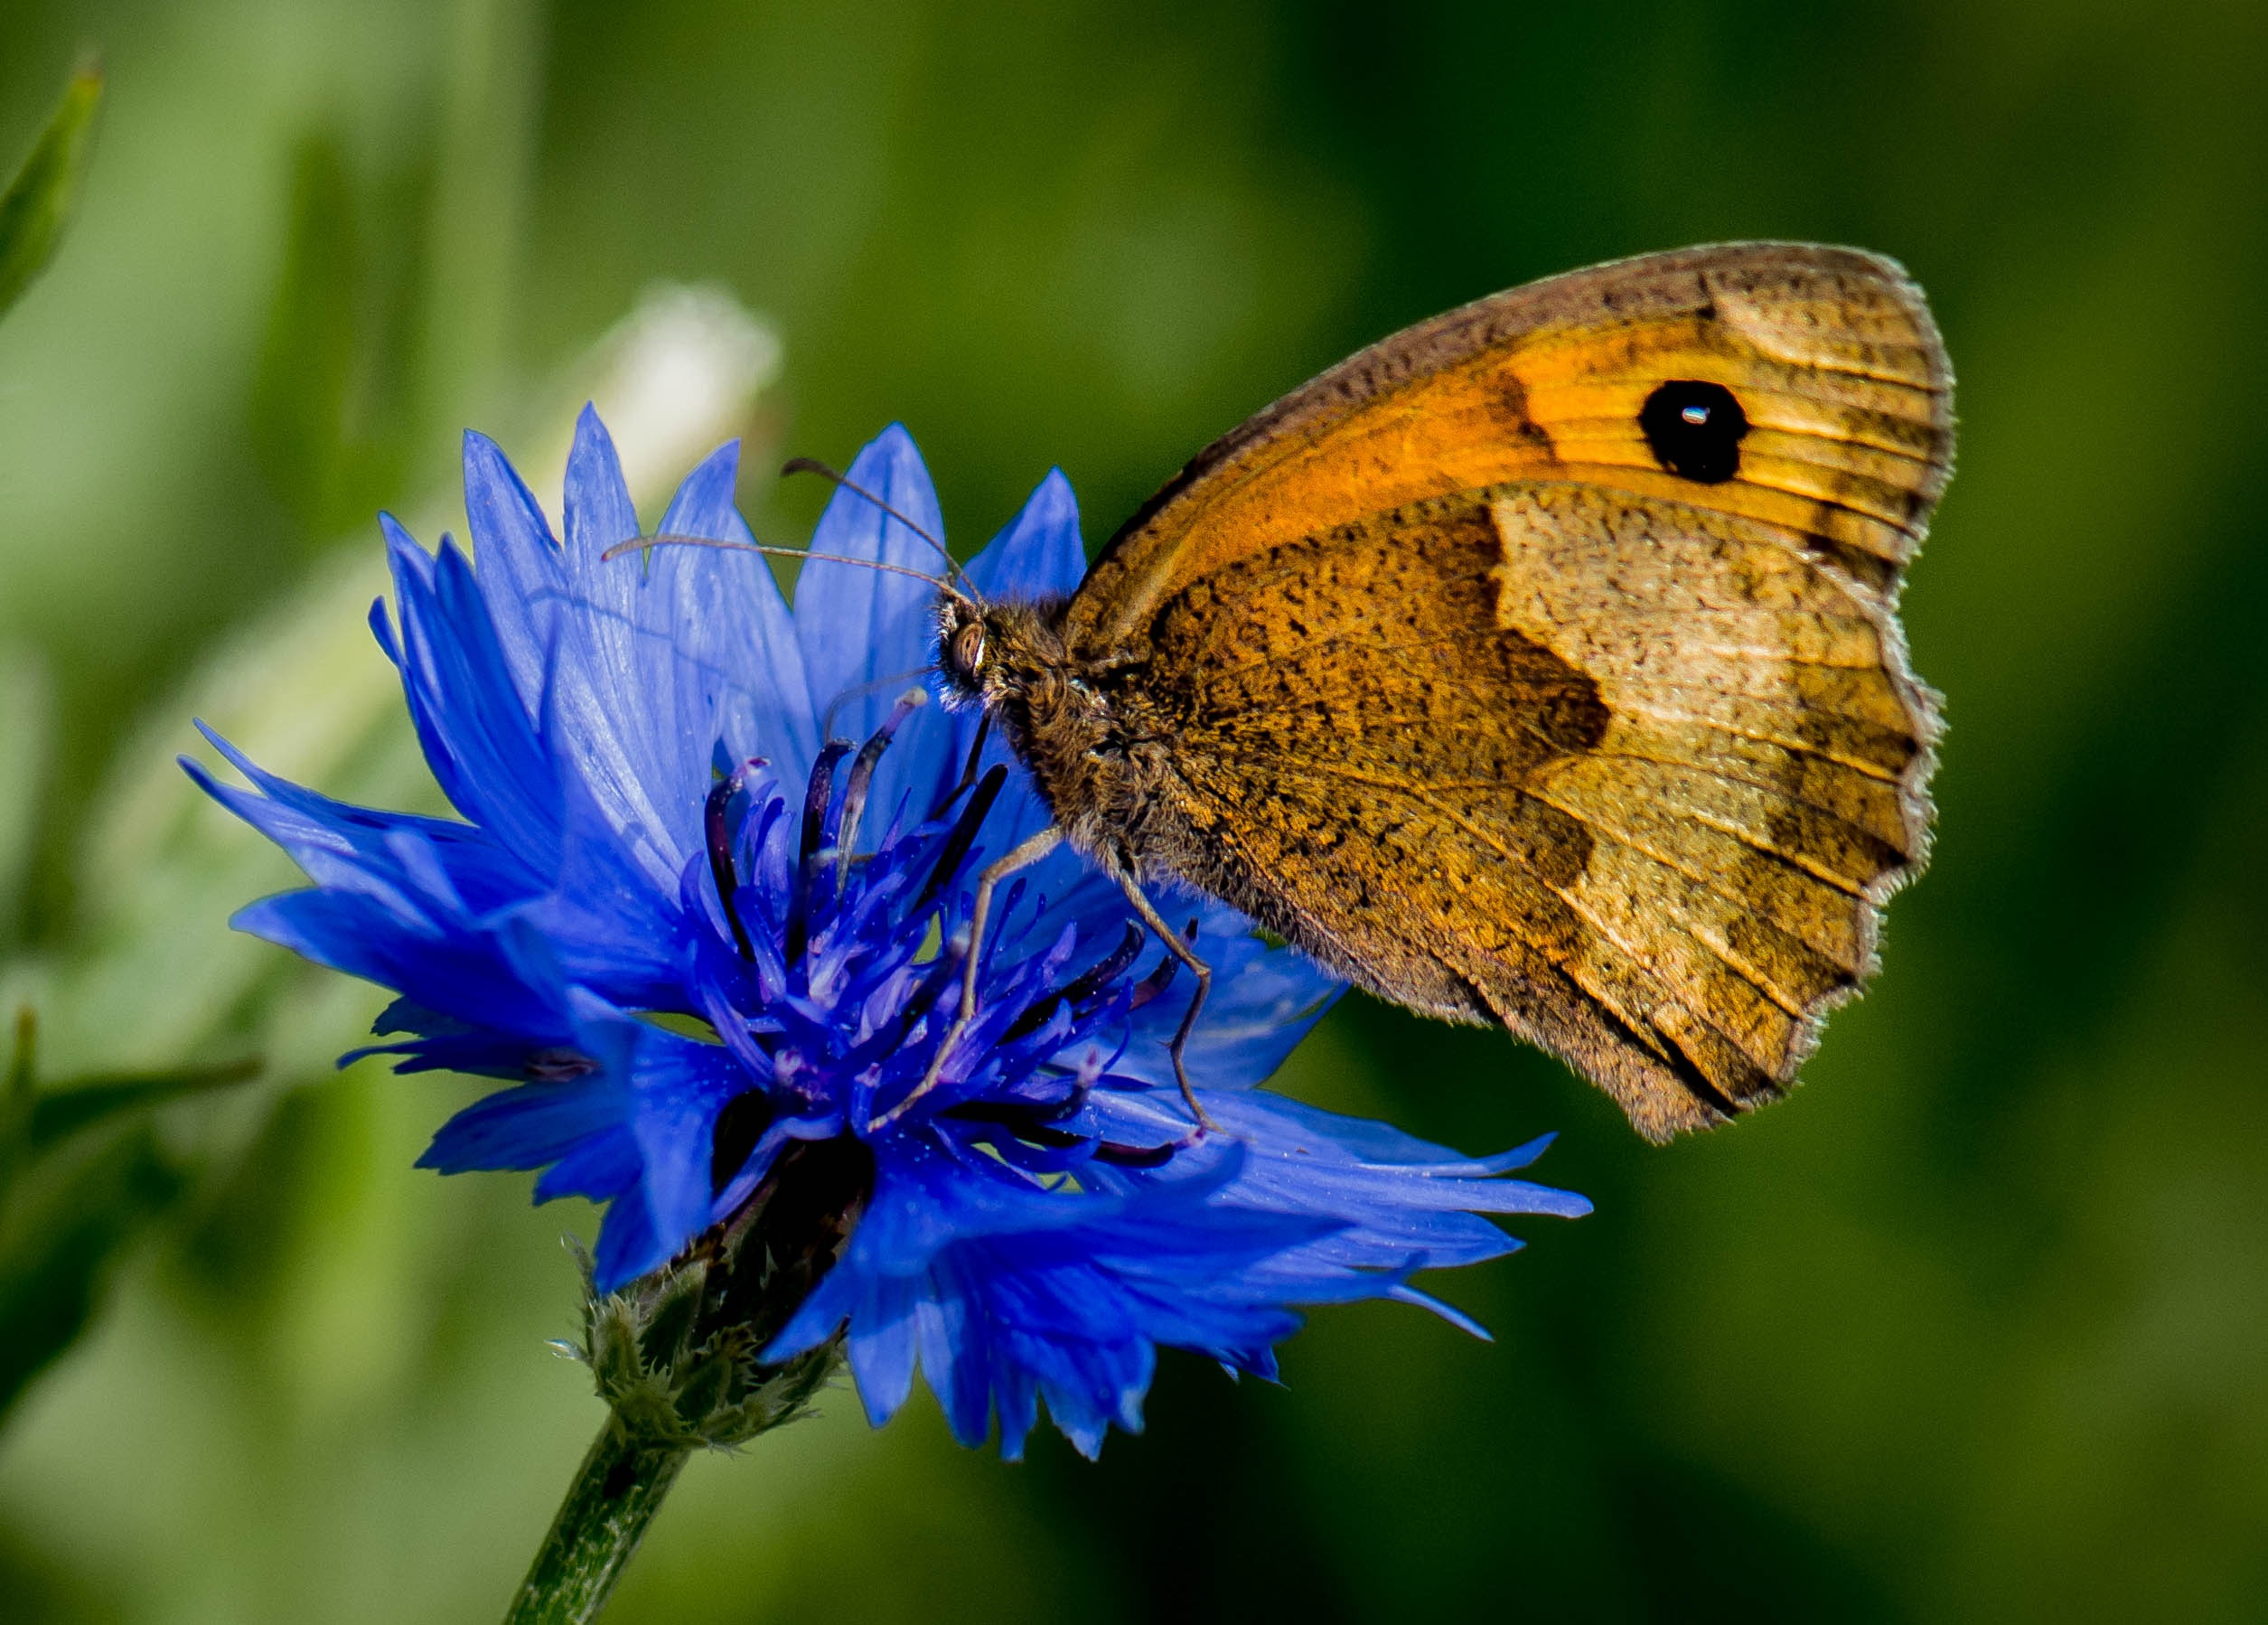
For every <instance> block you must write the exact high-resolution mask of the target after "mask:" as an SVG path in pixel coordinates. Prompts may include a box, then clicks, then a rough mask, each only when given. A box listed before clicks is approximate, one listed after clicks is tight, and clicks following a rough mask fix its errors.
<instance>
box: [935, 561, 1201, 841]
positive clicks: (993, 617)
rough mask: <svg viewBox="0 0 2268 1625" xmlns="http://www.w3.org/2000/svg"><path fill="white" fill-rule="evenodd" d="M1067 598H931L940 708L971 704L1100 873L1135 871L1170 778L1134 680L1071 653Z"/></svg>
mask: <svg viewBox="0 0 2268 1625" xmlns="http://www.w3.org/2000/svg"><path fill="white" fill-rule="evenodd" d="M1066 604H1067V600H1065V599H1063V598H1042V599H1036V600H1026V601H1023V602H1011V603H986V604H978V603H972V602H961V601H958V600H956V599H953V598H946V599H944V600H942V602H941V604H940V606H939V609H938V668H939V671H940V672H941V673H942V676H943V678H944V683H945V689H946V694H947V699H948V701H949V702H951V703H957V704H961V705H974V706H979V707H981V708H982V709H984V711H985V712H986V713H987V714H988V715H989V717H990V718H991V719H992V723H993V726H994V727H995V728H998V729H999V730H1000V731H1001V733H1002V734H1003V735H1004V736H1005V738H1006V742H1007V745H1008V746H1009V747H1011V748H1012V749H1013V750H1014V751H1015V752H1016V754H1017V756H1018V757H1019V758H1020V759H1021V760H1022V761H1023V763H1024V764H1025V766H1026V767H1028V768H1029V769H1030V770H1031V774H1032V777H1033V779H1034V781H1035V782H1036V784H1037V786H1038V788H1039V792H1040V794H1041V795H1042V797H1044V798H1045V801H1046V803H1047V804H1048V807H1049V810H1050V811H1052V812H1053V813H1054V815H1055V822H1057V824H1058V825H1060V826H1061V827H1062V829H1063V831H1064V834H1065V835H1066V836H1067V837H1068V838H1069V839H1070V841H1071V843H1072V844H1073V846H1074V847H1076V848H1078V849H1079V850H1081V851H1082V852H1085V853H1087V854H1088V855H1089V856H1091V857H1092V858H1095V859H1098V860H1100V861H1101V862H1102V863H1103V864H1104V865H1106V866H1107V867H1110V868H1111V869H1123V870H1127V871H1129V872H1136V873H1139V872H1141V871H1142V870H1143V869H1145V868H1147V867H1148V865H1146V864H1145V863H1144V862H1143V861H1142V856H1143V853H1144V850H1145V849H1146V847H1147V846H1148V845H1149V844H1150V841H1148V839H1146V837H1148V835H1150V834H1151V833H1152V832H1151V831H1149V830H1148V825H1149V824H1150V823H1151V822H1154V821H1155V820H1156V819H1157V816H1158V815H1159V813H1161V811H1162V805H1161V802H1160V796H1159V792H1160V791H1161V789H1163V788H1164V787H1165V785H1166V784H1167V781H1168V780H1169V779H1170V777H1171V774H1172V770H1171V766H1170V763H1169V761H1168V759H1167V751H1166V748H1165V744H1166V740H1165V737H1164V733H1163V730H1162V729H1161V727H1160V726H1159V724H1160V719H1158V718H1157V717H1156V716H1155V715H1154V714H1153V713H1154V711H1155V709H1156V708H1155V706H1154V705H1153V704H1152V703H1151V702H1150V700H1148V696H1147V695H1146V694H1145V693H1144V691H1143V690H1142V688H1141V686H1140V683H1139V673H1137V672H1129V671H1128V670H1127V669H1126V668H1125V667H1124V665H1123V664H1122V663H1121V664H1120V665H1116V666H1111V667H1104V666H1101V665H1097V664H1095V663H1094V662H1090V661H1087V660H1083V659H1082V658H1081V657H1080V656H1078V655H1076V654H1074V653H1072V651H1071V648H1070V646H1069V644H1068V643H1067V642H1066V641H1065V639H1064V630H1063V626H1064V609H1065V607H1066Z"/></svg>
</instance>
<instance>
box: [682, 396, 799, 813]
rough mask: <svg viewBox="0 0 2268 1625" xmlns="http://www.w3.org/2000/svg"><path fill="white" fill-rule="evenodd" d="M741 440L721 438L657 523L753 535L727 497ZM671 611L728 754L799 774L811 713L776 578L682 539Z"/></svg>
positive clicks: (752, 563)
mask: <svg viewBox="0 0 2268 1625" xmlns="http://www.w3.org/2000/svg"><path fill="white" fill-rule="evenodd" d="M739 465H740V445H739V442H737V441H734V442H732V443H730V444H728V445H726V446H720V447H719V448H718V449H717V451H716V452H715V453H713V454H712V455H711V456H709V458H708V461H707V462H705V463H703V464H702V465H700V466H699V467H698V468H696V469H695V470H694V471H693V472H692V473H691V474H689V475H687V476H686V480H685V483H684V484H682V485H680V486H679V487H678V493H677V495H676V497H675V498H674V499H673V500H672V501H671V502H670V509H669V512H667V513H666V514H664V515H663V516H662V520H661V530H662V531H663V532H665V533H668V534H670V535H677V536H706V537H710V538H713V539H715V540H719V541H736V542H754V540H755V538H754V536H753V535H751V534H750V532H749V530H748V526H747V523H746V522H745V521H744V520H742V518H741V517H740V514H739V512H737V511H736V509H735V508H734V506H733V484H734V479H735V476H736V474H737V472H738V469H739ZM680 555H681V556H680V558H679V561H678V563H677V565H676V567H675V568H676V574H675V583H676V588H677V603H676V605H675V608H674V615H673V619H674V622H675V625H676V632H677V639H678V645H679V651H680V653H681V654H682V655H683V656H684V658H685V659H686V660H688V661H689V662H691V663H692V664H693V665H694V666H695V667H696V668H698V670H699V671H700V672H701V673H702V675H703V677H704V678H705V679H707V680H708V681H709V682H711V683H712V684H713V685H714V686H715V688H716V691H717V695H718V705H717V711H718V715H717V720H716V723H715V728H714V731H715V734H716V736H717V737H719V738H722V739H723V740H724V741H725V743H726V750H727V752H728V753H729V754H730V755H731V756H734V757H735V758H736V759H745V758H746V757H748V756H764V757H765V758H766V759H768V760H769V761H770V762H771V763H772V765H773V770H774V771H775V772H776V773H777V774H778V775H779V776H780V777H782V778H783V779H786V780H787V781H788V782H790V783H791V784H800V783H801V782H802V781H803V780H804V779H805V778H806V777H807V776H809V775H810V773H811V758H812V756H814V755H815V754H816V750H817V740H816V737H815V734H816V729H817V719H816V717H815V716H814V715H813V713H812V709H811V691H810V688H809V685H808V684H806V683H805V681H804V680H803V651H802V647H801V644H800V643H797V641H796V634H795V621H794V617H793V616H792V615H789V613H788V606H787V600H786V599H785V598H783V597H782V596H780V584H779V582H778V581H777V580H776V579H775V578H773V573H772V567H771V566H770V565H768V564H767V563H765V562H764V559H763V558H762V556H760V555H758V554H754V553H747V552H736V551H732V550H728V549H709V548H688V549H680Z"/></svg>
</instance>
